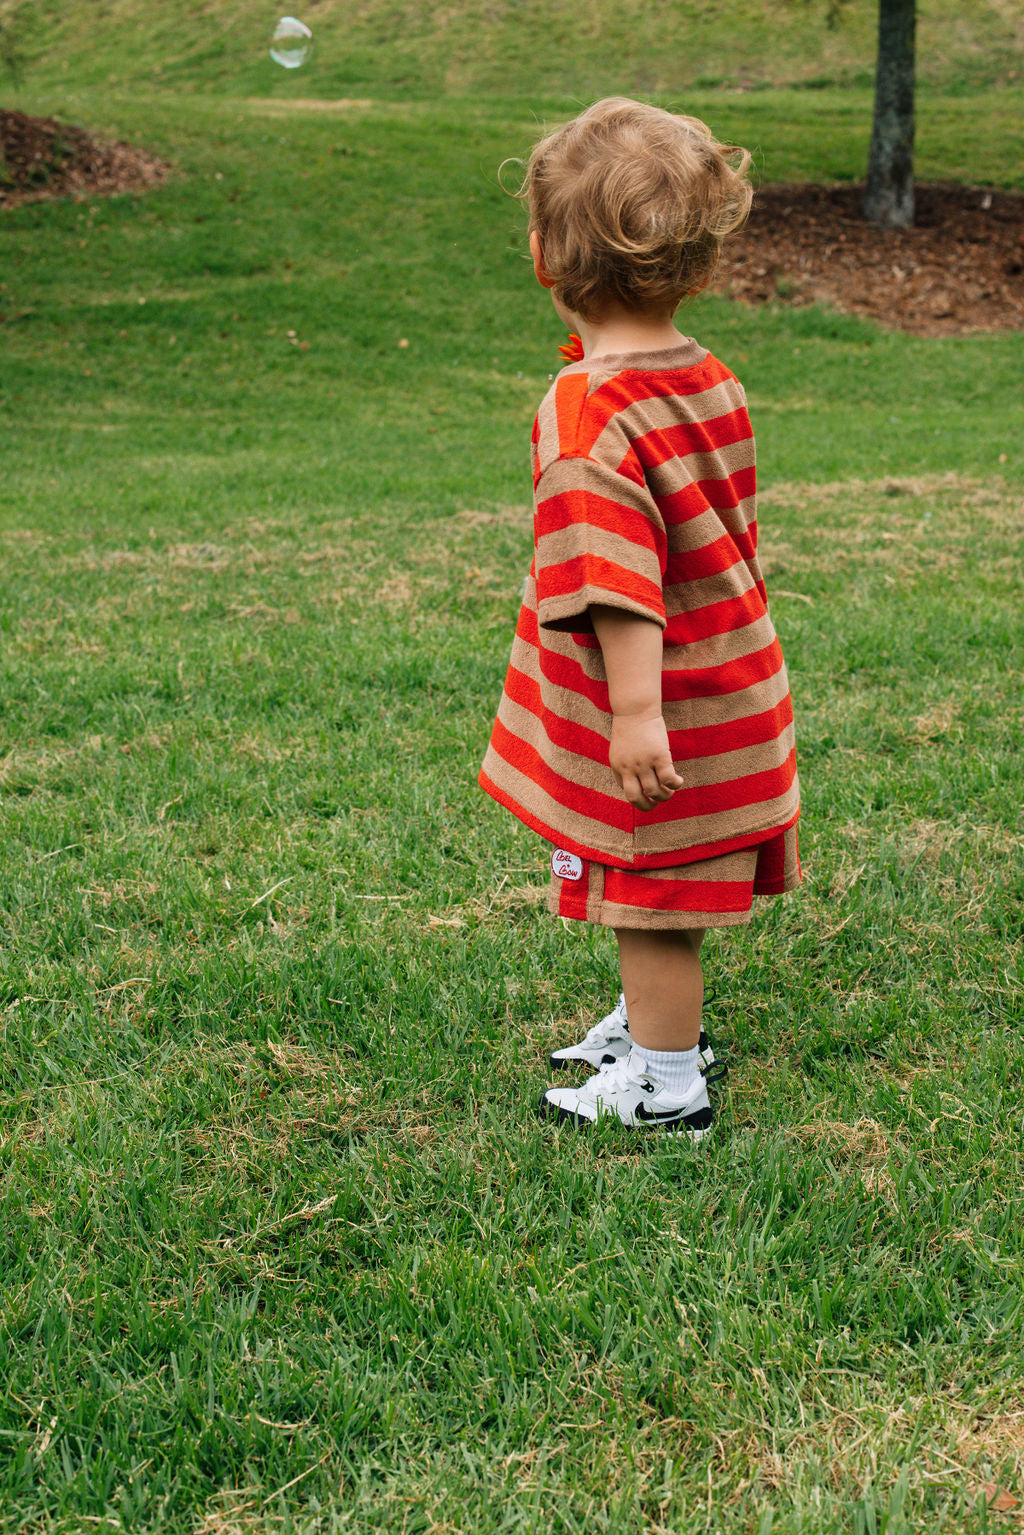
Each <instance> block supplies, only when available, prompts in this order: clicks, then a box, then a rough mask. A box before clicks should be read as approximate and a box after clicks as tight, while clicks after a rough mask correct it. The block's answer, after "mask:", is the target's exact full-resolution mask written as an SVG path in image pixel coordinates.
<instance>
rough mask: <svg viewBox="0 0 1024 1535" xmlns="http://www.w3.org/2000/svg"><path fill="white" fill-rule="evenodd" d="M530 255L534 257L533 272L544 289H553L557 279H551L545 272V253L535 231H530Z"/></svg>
mask: <svg viewBox="0 0 1024 1535" xmlns="http://www.w3.org/2000/svg"><path fill="white" fill-rule="evenodd" d="M530 255H531V256H532V257H533V272H534V276H535V277H536V279H537V281H538V282H539V283H540V285H541V287H542V288H553V287H554V286H555V279H554V278H553V277H549V276H548V274H547V272H546V271H545V270H544V252H543V250H542V249H541V244H540V235H539V234H538V233H537V231H536V230H535V229H531V230H530Z"/></svg>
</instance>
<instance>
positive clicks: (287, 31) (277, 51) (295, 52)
mask: <svg viewBox="0 0 1024 1535" xmlns="http://www.w3.org/2000/svg"><path fill="white" fill-rule="evenodd" d="M312 52H313V34H312V32H311V31H310V30H309V28H308V27H307V26H306V24H305V22H304V21H296V19H295V17H294V16H282V17H281V20H280V21H279V22H278V24H277V26H276V27H275V28H274V35H273V37H272V38H271V39H270V57H271V58H272V59H273V60H274V63H275V64H281V65H282V66H283V67H284V68H285V69H298V67H299V65H300V64H305V62H306V60H307V59H308V58H309V55H310V54H311V53H312Z"/></svg>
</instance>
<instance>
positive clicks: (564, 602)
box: [534, 457, 667, 634]
mask: <svg viewBox="0 0 1024 1535" xmlns="http://www.w3.org/2000/svg"><path fill="white" fill-rule="evenodd" d="M534 541H535V546H536V552H535V564H534V572H535V576H536V582H537V617H538V622H539V623H540V625H541V627H542V628H545V629H559V630H563V631H567V632H569V633H571V634H593V632H594V626H593V623H592V622H591V619H590V616H589V614H588V611H587V610H588V609H589V607H590V606H591V604H593V603H597V604H600V605H602V606H606V607H610V608H622V609H624V610H625V611H626V612H627V613H636V614H638V615H639V616H640V617H641V618H650V619H653V620H654V622H655V623H656V624H658V625H659V627H660V628H662V629H663V628H664V627H665V603H664V599H663V597H662V573H663V570H664V566H665V559H666V550H667V542H666V536H665V525H664V523H663V521H662V519H661V514H660V512H659V511H658V508H657V505H656V503H655V501H654V498H653V496H652V495H651V493H650V491H649V490H648V488H647V486H646V484H644V483H643V481H642V477H641V480H640V482H639V483H638V481H637V480H634V479H632V478H630V477H629V476H628V475H626V474H624V473H622V472H620V471H618V470H615V469H610V468H609V467H608V466H607V465H605V464H600V463H598V462H597V461H596V460H595V459H592V458H585V457H565V458H558V459H555V461H554V462H553V463H551V464H549V466H548V467H547V469H545V471H544V473H543V475H542V476H541V478H540V480H539V481H538V484H537V490H536V510H535V513H534Z"/></svg>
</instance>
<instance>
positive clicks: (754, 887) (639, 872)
mask: <svg viewBox="0 0 1024 1535" xmlns="http://www.w3.org/2000/svg"><path fill="white" fill-rule="evenodd" d="M800 877H801V876H800V850H799V845H798V842H797V833H796V826H795V825H793V826H789V827H787V828H786V830H785V831H779V832H775V833H774V834H773V835H772V836H771V837H769V838H768V840H767V841H766V842H759V843H757V844H756V846H754V847H744V848H740V849H738V850H737V851H736V852H734V853H722V854H720V855H719V856H718V857H717V858H705V859H703V860H701V861H700V862H699V863H684V864H679V865H677V866H676V867H674V868H670V869H612V868H608V867H606V866H605V865H604V864H600V863H589V862H588V861H587V860H586V859H585V858H577V857H576V855H575V854H573V853H565V852H563V851H561V850H560V849H557V848H556V849H555V851H554V852H553V853H552V855H551V884H550V886H549V888H548V897H547V906H548V911H550V912H551V913H552V914H553V915H554V916H556V917H576V918H578V919H579V920H580V921H581V922H597V923H600V925H601V926H602V927H630V928H705V927H736V926H738V925H739V924H740V923H743V922H749V921H750V917H751V907H752V905H753V899H754V896H755V895H783V894H784V893H785V892H786V891H787V890H793V889H795V887H796V886H797V885H799V883H800Z"/></svg>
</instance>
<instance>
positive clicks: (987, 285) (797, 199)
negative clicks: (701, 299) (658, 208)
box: [715, 182, 1024, 336]
mask: <svg viewBox="0 0 1024 1535" xmlns="http://www.w3.org/2000/svg"><path fill="white" fill-rule="evenodd" d="M862 195H863V188H862V187H856V186H849V185H844V186H766V187H760V188H759V189H758V191H757V193H756V195H755V197H754V206H753V208H752V209H751V214H750V218H749V220H748V222H747V224H746V226H745V227H744V229H742V230H741V231H740V232H739V233H738V234H736V235H733V236H732V237H731V238H730V239H729V240H728V241H727V242H726V244H725V248H724V249H723V252H722V260H721V262H720V264H719V269H718V274H717V277H716V280H715V286H716V288H717V289H719V290H720V291H724V292H728V293H730V294H731V295H732V296H733V297H734V298H737V299H741V300H743V301H744V302H746V303H748V304H765V303H771V302H776V303H784V304H791V305H793V306H800V305H804V304H814V303H825V304H830V305H832V306H833V307H834V308H836V309H841V310H845V311H846V312H847V313H848V314H860V315H866V316H868V317H869V318H870V319H873V320H880V321H881V322H882V324H883V325H888V326H890V327H892V328H893V329H896V330H904V331H913V332H915V333H916V334H918V335H922V336H955V335H966V334H967V333H969V332H971V331H978V330H1000V331H1002V330H1021V329H1024V195H1021V194H1020V193H1016V192H1000V191H996V190H995V189H994V188H988V187H966V186H959V185H955V184H949V183H945V182H918V184H917V186H916V188H915V201H916V219H915V224H914V228H913V229H900V230H896V229H875V228H874V227H873V226H872V225H871V224H867V223H865V222H864V219H863V218H862V216H861V211H860V201H861V197H862Z"/></svg>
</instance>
